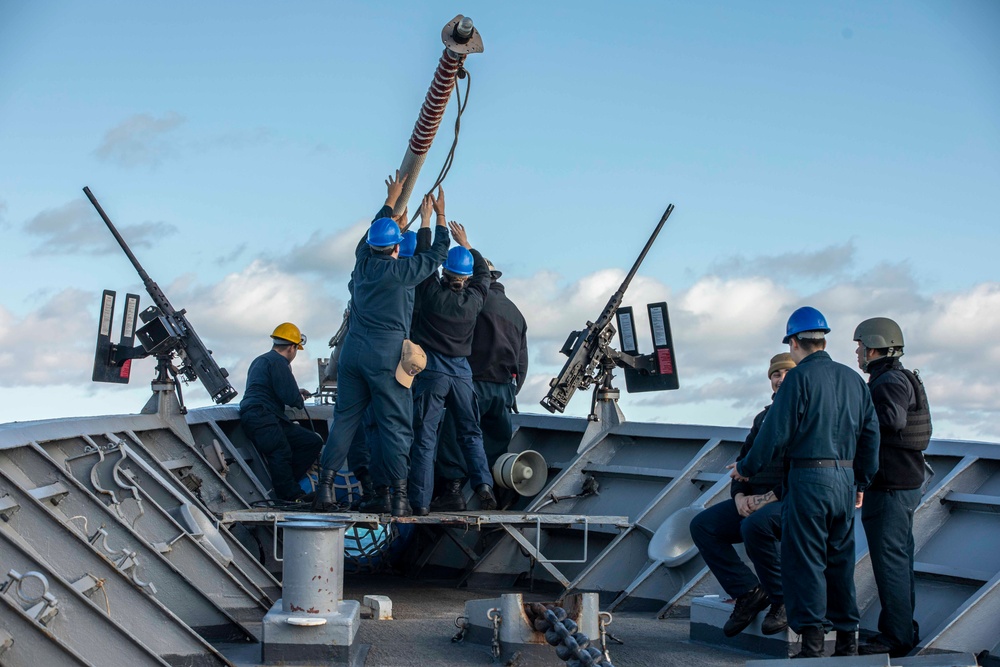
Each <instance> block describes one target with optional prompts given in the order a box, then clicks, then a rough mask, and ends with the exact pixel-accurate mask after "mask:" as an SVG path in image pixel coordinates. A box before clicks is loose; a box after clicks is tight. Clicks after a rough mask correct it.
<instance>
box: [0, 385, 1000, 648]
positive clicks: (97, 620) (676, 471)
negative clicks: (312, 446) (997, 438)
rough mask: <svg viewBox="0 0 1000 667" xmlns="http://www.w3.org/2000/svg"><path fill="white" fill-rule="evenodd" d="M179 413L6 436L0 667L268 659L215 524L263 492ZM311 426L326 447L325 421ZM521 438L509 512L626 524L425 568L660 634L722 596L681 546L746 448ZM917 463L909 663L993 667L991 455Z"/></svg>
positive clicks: (998, 608)
mask: <svg viewBox="0 0 1000 667" xmlns="http://www.w3.org/2000/svg"><path fill="white" fill-rule="evenodd" d="M174 401H175V398H174V395H173V394H172V393H170V392H163V393H161V394H160V405H159V407H160V409H159V411H158V412H157V413H154V414H137V415H118V416H104V417H90V418H79V419H55V420H47V421H39V422H24V423H12V424H5V425H0V582H2V592H0V605H2V613H0V664H4V665H27V664H81V665H85V664H102V665H110V666H114V665H126V664H128V665H132V664H175V665H224V664H232V660H231V659H230V658H227V657H226V655H227V654H226V652H225V651H224V650H220V648H221V647H224V646H231V645H233V644H234V643H236V644H244V645H248V646H252V645H254V644H256V643H258V642H259V641H260V628H261V620H262V619H263V617H264V614H265V613H266V612H267V611H268V609H269V608H271V606H272V605H273V604H274V602H275V600H277V598H278V597H279V596H280V592H279V591H280V589H279V582H278V579H277V578H276V577H275V575H274V574H273V572H279V571H280V565H279V564H278V563H275V562H274V560H273V556H272V555H271V554H270V553H269V552H270V550H271V545H272V544H273V537H274V536H273V533H272V527H271V526H269V525H267V524H240V523H233V524H226V523H220V521H219V518H220V517H222V516H223V515H224V514H226V513H244V512H249V513H253V512H260V511H261V510H260V509H258V508H255V503H257V502H258V501H260V500H263V499H265V498H266V497H267V494H268V493H269V490H270V482H269V481H268V479H267V477H266V473H265V472H264V467H263V465H262V462H261V460H260V459H259V457H258V455H257V453H256V451H255V450H254V449H253V447H252V446H251V445H250V443H249V441H248V440H247V439H246V437H245V436H244V435H243V433H242V431H241V429H240V426H239V419H238V413H237V408H236V407H234V406H218V407H210V408H203V409H196V410H192V411H190V412H189V413H188V414H187V415H183V414H181V413H180V412H179V410H177V406H176V404H175V403H174ZM309 412H310V416H311V417H312V419H313V424H314V425H315V426H316V428H317V429H318V430H324V431H325V429H326V426H327V420H328V419H329V418H330V417H331V408H330V407H329V406H315V407H313V406H310V408H309ZM296 416H297V417H299V418H305V417H306V415H305V414H303V413H299V414H298V415H296ZM517 424H518V430H517V433H516V434H515V437H514V439H513V441H512V443H511V448H510V449H511V451H515V452H516V451H524V450H527V449H532V450H536V451H538V452H540V453H542V454H543V455H544V456H545V458H546V460H547V461H548V465H549V474H550V481H549V483H548V485H547V486H546V488H545V489H544V490H543V491H542V492H541V493H540V494H538V495H537V496H536V497H534V498H533V499H530V501H526V504H523V506H520V507H518V508H517V509H518V511H519V512H520V513H522V514H524V515H526V516H532V515H541V516H543V517H544V516H547V515H581V516H584V517H587V516H589V517H594V518H595V519H596V518H597V517H598V516H603V517H609V516H624V517H627V519H628V520H627V522H625V523H624V524H618V525H615V524H614V523H611V524H604V525H601V524H597V523H593V522H589V521H584V522H566V523H556V522H551V521H538V522H537V523H535V524H532V523H531V521H530V520H529V521H523V522H522V523H521V524H520V525H518V526H517V528H518V530H517V531H513V530H506V531H494V532H484V533H482V534H480V533H479V532H477V531H475V530H472V531H470V530H468V529H465V530H464V531H460V532H462V534H464V536H465V539H466V540H467V541H468V542H467V544H466V545H465V546H466V548H465V549H464V550H463V549H462V548H461V547H460V546H459V545H458V542H456V541H455V540H454V539H445V538H444V537H442V538H440V539H439V540H438V541H437V542H436V543H433V544H431V545H429V546H426V547H425V550H424V552H423V553H422V554H421V558H420V560H421V564H422V565H423V566H426V567H438V568H454V569H456V570H459V571H460V572H461V574H460V578H461V580H462V581H463V582H465V583H466V584H467V585H469V586H470V587H471V588H473V589H475V588H477V587H481V586H493V587H497V588H500V587H502V588H505V589H511V588H519V587H520V588H524V589H526V588H527V587H528V586H529V582H533V583H534V584H536V585H538V586H540V587H541V588H549V589H552V590H553V591H554V592H555V593H556V594H557V595H558V594H559V593H560V592H562V591H565V590H570V591H587V592H596V593H598V594H599V599H600V603H601V608H602V609H606V610H609V611H612V612H624V611H629V612H642V613H644V614H647V615H649V616H654V615H656V616H659V617H661V618H666V617H671V618H676V617H678V616H680V617H683V616H685V615H686V610H687V608H688V607H689V606H690V601H691V599H692V598H693V597H695V596H698V595H702V594H710V593H719V592H721V591H720V589H719V586H718V584H717V583H716V582H715V580H714V579H713V577H712V576H711V574H710V573H709V572H708V570H707V568H706V567H705V566H704V563H703V561H702V560H701V558H700V556H699V555H698V554H697V551H696V550H694V549H693V548H692V547H691V546H690V543H689V539H690V538H689V536H688V535H687V533H686V530H685V529H686V524H687V521H689V519H690V516H691V515H692V513H693V512H696V511H697V509H698V508H700V507H703V506H708V505H711V504H713V503H715V502H718V501H719V500H721V499H723V498H726V497H728V477H727V476H726V474H725V466H726V464H727V463H729V462H731V461H732V460H733V459H734V458H735V456H736V453H737V451H738V449H739V446H740V443H741V442H742V440H743V437H744V436H745V433H746V430H745V429H742V428H725V427H708V426H685V425H671V424H640V423H631V422H623V423H621V424H617V425H616V424H608V426H609V428H608V429H607V430H604V431H602V430H599V429H598V430H596V431H595V430H594V426H593V424H594V423H593V422H588V421H587V420H584V419H576V418H568V417H556V416H549V415H520V416H519V417H518V420H517ZM588 428H589V429H590V430H589V431H588ZM927 458H928V461H929V462H930V464H931V466H932V467H933V468H934V470H935V475H934V477H933V479H932V480H931V481H930V483H929V486H928V488H927V491H926V493H925V496H924V500H923V502H922V504H921V506H920V508H919V509H918V511H917V515H916V520H915V534H916V540H917V558H916V559H917V568H916V569H917V579H918V583H917V620H918V621H919V622H920V627H921V635H922V640H921V644H920V650H921V652H924V653H933V652H937V651H963V652H966V653H969V652H972V653H978V652H980V651H982V650H990V651H991V652H994V653H996V652H997V651H998V650H1000V445H997V444H992V443H974V442H960V441H952V440H941V439H937V440H932V442H931V445H930V448H929V449H928V450H927ZM553 518H554V516H553ZM857 529H858V538H859V540H858V544H859V549H858V552H859V560H858V568H857V574H856V583H857V589H858V599H859V604H860V605H861V608H862V613H863V626H864V627H867V628H869V629H871V628H873V627H874V624H875V619H876V617H877V613H878V602H877V596H876V591H875V585H874V581H873V579H872V575H871V571H870V567H869V565H868V561H867V549H866V544H865V542H864V533H863V531H862V530H861V529H860V522H857ZM442 530H448V529H447V528H443V529H442ZM455 530H459V529H455ZM515 532H516V533H517V535H520V538H518V536H517V535H514V533H515ZM651 544H652V545H653V546H652V548H651ZM664 622H665V621H664Z"/></svg>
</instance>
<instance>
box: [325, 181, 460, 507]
mask: <svg viewBox="0 0 1000 667" xmlns="http://www.w3.org/2000/svg"><path fill="white" fill-rule="evenodd" d="M405 178H406V177H405V176H403V177H402V179H401V178H400V176H399V172H398V171H397V172H396V178H395V179H393V178H392V177H390V178H389V179H388V180H387V181H386V187H387V196H386V200H385V205H384V206H383V207H382V208H381V209H379V211H378V213H376V215H375V220H374V221H373V222H372V224H371V227H370V228H369V230H368V234H367V236H366V237H365V238H363V239H361V241H360V242H359V243H358V247H357V249H356V251H355V257H356V258H357V260H356V262H355V265H354V271H353V273H352V274H351V313H350V325H349V329H348V332H347V335H346V336H345V338H344V349H343V352H341V356H340V367H339V369H338V376H337V404H336V407H335V408H334V422H333V431H332V432H331V434H330V437H329V439H328V440H327V445H326V447H324V449H323V456H322V458H321V464H322V470H321V472H320V477H319V485H318V488H317V491H316V498H315V500H314V501H313V509H314V510H316V511H320V512H324V511H329V510H330V509H331V508H332V507H334V505H335V502H336V499H335V496H334V491H333V480H334V477H335V476H336V474H337V470H338V469H339V468H340V466H341V465H342V464H343V462H344V458H345V457H346V455H347V452H348V450H349V449H350V445H351V442H352V440H353V439H354V435H355V432H356V431H357V429H358V427H359V426H360V425H361V420H362V418H363V417H364V412H365V410H366V409H367V408H368V405H369V404H371V405H373V407H374V410H375V415H376V417H377V419H378V426H379V436H380V442H379V447H378V449H377V450H376V451H373V452H372V453H371V455H372V464H373V467H374V470H375V478H376V479H378V480H380V481H381V484H380V486H379V487H378V488H376V490H375V497H374V498H373V500H372V502H370V503H363V504H362V507H361V509H362V510H363V511H367V512H389V511H391V512H392V514H393V516H407V515H409V513H410V509H409V500H408V498H407V489H406V478H407V475H408V472H409V470H408V468H409V460H408V457H409V451H410V443H411V442H412V440H413V421H412V420H413V397H412V395H411V393H410V388H409V386H408V385H409V383H410V382H412V376H408V375H407V373H406V372H405V370H401V355H402V354H403V352H404V347H405V345H404V341H406V343H409V341H408V340H406V339H407V338H408V336H409V333H410V320H411V318H412V316H413V288H414V287H415V286H416V285H418V284H419V283H420V282H422V281H423V280H424V279H426V278H427V277H428V276H430V275H432V274H434V273H435V272H436V271H437V267H438V266H440V265H441V262H443V261H444V259H445V257H446V255H447V249H448V243H449V239H448V229H447V227H445V226H444V225H438V227H437V229H436V232H435V237H434V243H433V244H432V246H431V248H430V249H428V250H427V251H426V252H423V253H419V254H417V255H414V256H413V257H406V258H402V259H399V258H398V255H399V242H400V241H401V240H402V235H401V234H400V232H399V226H398V225H397V224H396V222H395V221H393V220H392V219H391V218H389V217H387V216H390V215H391V214H392V207H393V206H395V204H396V200H397V199H398V198H399V195H400V193H401V191H402V186H403V183H404V182H405ZM428 197H429V195H428ZM426 199H427V198H425V200H426ZM429 217H430V216H429V215H427V216H424V221H423V224H425V225H429V224H430V223H429ZM411 346H412V344H411ZM403 382H406V383H407V384H406V385H404V384H403Z"/></svg>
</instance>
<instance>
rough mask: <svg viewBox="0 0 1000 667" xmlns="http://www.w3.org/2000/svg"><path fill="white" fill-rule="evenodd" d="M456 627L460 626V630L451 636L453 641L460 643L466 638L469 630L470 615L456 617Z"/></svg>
mask: <svg viewBox="0 0 1000 667" xmlns="http://www.w3.org/2000/svg"><path fill="white" fill-rule="evenodd" d="M455 627H456V628H458V632H456V633H455V636H454V637H452V638H451V641H452V643H453V644H459V643H461V642H462V641H463V640H464V639H465V633H466V632H468V631H469V617H468V616H459V617H458V618H456V619H455Z"/></svg>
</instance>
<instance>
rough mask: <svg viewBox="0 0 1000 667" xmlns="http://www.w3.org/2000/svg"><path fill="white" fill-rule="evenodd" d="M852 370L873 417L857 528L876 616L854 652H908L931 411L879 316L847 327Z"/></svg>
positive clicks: (894, 334) (893, 330) (915, 633)
mask: <svg viewBox="0 0 1000 667" xmlns="http://www.w3.org/2000/svg"><path fill="white" fill-rule="evenodd" d="M854 340H855V341H857V343H858V366H859V367H860V368H861V370H863V371H864V372H865V373H868V388H869V389H870V390H871V393H872V402H873V403H874V404H875V414H876V415H877V416H878V424H879V433H880V434H881V444H880V445H879V450H878V461H879V465H878V473H877V474H876V475H875V479H874V480H872V483H871V486H869V487H868V492H867V493H866V494H865V504H864V506H863V507H862V508H861V523H862V524H864V527H865V535H867V537H868V553H869V555H870V556H871V562H872V573H873V574H874V575H875V584H876V586H877V587H878V599H879V602H880V603H881V606H882V611H881V612H879V616H878V630H879V634H878V635H877V636H876V637H874V638H872V639H871V640H869V641H868V642H866V643H864V644H862V645H861V646H859V647H858V652H859V653H861V654H862V655H870V654H875V653H888V654H889V656H890V657H892V658H900V657H903V656H905V655H906V654H908V653H909V652H910V651H911V650H912V649H913V647H914V646H916V645H917V643H918V642H919V640H920V632H919V628H918V626H917V622H916V621H915V620H914V619H913V608H914V605H915V602H916V595H915V587H914V578H913V547H914V545H913V513H914V512H915V511H916V509H917V505H919V504H920V497H921V495H922V494H921V488H920V487H921V486H922V485H923V482H924V452H923V450H925V449H927V445H928V443H929V442H930V440H931V413H930V407H929V406H928V404H927V393H926V392H925V391H924V384H923V382H921V381H920V378H919V376H917V375H916V373H913V372H911V371H908V370H906V369H905V368H903V364H901V363H900V361H899V357H901V356H903V331H902V330H901V329H900V328H899V325H898V324H896V323H895V322H894V321H892V320H890V319H889V318H887V317H873V318H871V319H869V320H865V321H864V322H862V323H861V324H859V325H858V328H857V329H855V330H854Z"/></svg>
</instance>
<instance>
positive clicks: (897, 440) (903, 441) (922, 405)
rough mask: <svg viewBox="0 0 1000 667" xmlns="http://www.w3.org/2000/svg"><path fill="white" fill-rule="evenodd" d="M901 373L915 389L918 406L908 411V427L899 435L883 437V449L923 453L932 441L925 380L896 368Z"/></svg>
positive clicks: (915, 374)
mask: <svg viewBox="0 0 1000 667" xmlns="http://www.w3.org/2000/svg"><path fill="white" fill-rule="evenodd" d="M894 370H898V371H901V372H902V373H903V375H905V376H906V379H907V380H909V382H910V385H911V386H912V387H913V395H914V396H915V397H916V406H915V407H914V408H912V409H909V408H908V409H907V410H906V426H905V427H904V428H903V430H902V431H900V432H899V433H893V434H892V435H883V436H882V444H881V446H882V447H898V448H900V449H909V450H913V451H918V452H922V451H924V450H925V449H927V445H928V443H930V441H931V432H932V431H933V427H932V426H931V409H930V406H929V405H928V404H927V392H926V391H924V383H923V380H921V379H920V376H919V375H918V374H917V373H914V372H912V371H909V370H907V369H905V368H896V369H894Z"/></svg>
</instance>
